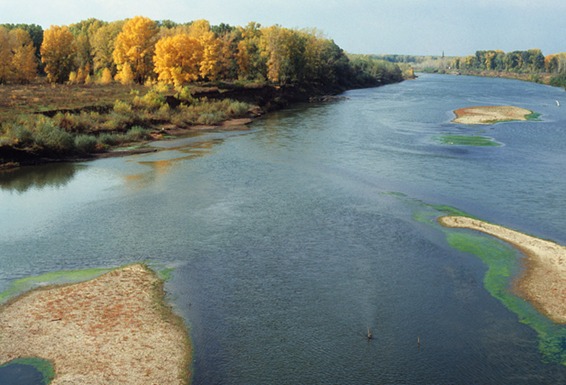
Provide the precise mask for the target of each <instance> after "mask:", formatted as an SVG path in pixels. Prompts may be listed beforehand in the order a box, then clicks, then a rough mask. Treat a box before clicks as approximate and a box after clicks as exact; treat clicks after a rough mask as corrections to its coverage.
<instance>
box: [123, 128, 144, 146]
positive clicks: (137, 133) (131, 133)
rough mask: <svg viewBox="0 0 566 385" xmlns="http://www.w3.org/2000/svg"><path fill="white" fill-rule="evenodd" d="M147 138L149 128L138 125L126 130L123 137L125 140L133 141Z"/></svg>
mask: <svg viewBox="0 0 566 385" xmlns="http://www.w3.org/2000/svg"><path fill="white" fill-rule="evenodd" d="M147 138H149V130H146V129H145V128H143V127H140V126H134V127H132V128H130V129H129V130H128V132H127V133H126V135H124V139H125V141H127V142H135V141H139V140H144V139H147Z"/></svg>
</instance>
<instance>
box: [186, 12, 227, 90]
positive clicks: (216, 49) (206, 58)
mask: <svg viewBox="0 0 566 385" xmlns="http://www.w3.org/2000/svg"><path fill="white" fill-rule="evenodd" d="M188 34H189V36H190V37H192V38H194V39H197V40H198V41H199V42H200V44H201V45H202V59H201V62H200V76H201V77H202V78H203V79H207V80H216V79H217V77H218V74H219V73H220V70H221V63H220V61H219V60H218V58H219V57H220V52H221V45H220V41H219V40H218V38H217V37H216V35H215V34H214V32H212V30H211V29H210V23H209V22H208V21H207V20H196V21H193V23H192V24H191V25H190V26H189V32H188Z"/></svg>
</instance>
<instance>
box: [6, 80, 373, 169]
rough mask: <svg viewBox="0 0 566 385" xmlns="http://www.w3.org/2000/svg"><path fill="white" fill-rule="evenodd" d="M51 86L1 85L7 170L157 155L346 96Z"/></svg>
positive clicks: (230, 87)
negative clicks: (207, 133) (160, 148)
mask: <svg viewBox="0 0 566 385" xmlns="http://www.w3.org/2000/svg"><path fill="white" fill-rule="evenodd" d="M368 86H369V84H368ZM46 87H48V86H47V85H44V86H41V85H38V84H32V85H26V86H2V87H0V97H1V98H0V100H3V101H0V118H2V119H0V122H1V123H2V126H1V127H0V171H2V170H6V169H11V168H15V167H18V166H26V165H36V164H43V163H51V162H69V161H71V162H72V161H84V160H89V159H96V158H99V157H109V156H122V155H130V154H133V153H139V152H148V151H155V149H154V148H148V147H146V146H145V144H147V143H148V142H149V141H154V140H164V139H168V138H171V137H176V136H183V135H189V134H191V132H194V131H202V130H239V129H246V125H247V124H249V123H251V122H252V121H253V119H255V118H258V117H260V116H262V115H264V114H266V113H268V112H271V111H275V110H280V109H283V108H286V107H288V106H290V105H293V104H296V103H307V102H321V101H331V100H335V99H336V98H337V97H336V96H335V95H337V94H339V93H341V92H343V91H345V90H346V88H345V87H340V86H337V85H334V86H309V87H299V86H293V85H287V86H275V85H267V84H247V85H235V84H228V83H222V84H218V85H213V84H208V85H206V84H203V85H199V86H196V85H194V86H191V87H187V88H186V89H184V90H183V91H182V92H176V91H175V90H172V89H170V87H167V86H163V85H158V86H152V87H145V86H136V88H133V89H132V90H131V92H130V93H128V92H126V87H125V86H120V85H117V84H113V85H110V86H103V85H97V84H93V85H88V86H87V85H52V86H51V87H52V88H53V90H52V92H50V91H49V89H46ZM350 88H351V87H350ZM35 95H38V96H41V98H40V97H36V96H35ZM97 95H98V96H100V97H99V99H96V96H97ZM112 95H116V99H113V100H112V99H111V97H112ZM46 106H47V108H46Z"/></svg>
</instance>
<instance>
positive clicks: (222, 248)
mask: <svg viewBox="0 0 566 385" xmlns="http://www.w3.org/2000/svg"><path fill="white" fill-rule="evenodd" d="M346 96H347V99H345V100H341V101H336V102H333V103H326V104H318V105H309V106H297V107H295V108H293V109H290V110H286V111H281V112H277V113H273V114H270V115H269V116H267V117H264V118H262V119H260V120H258V121H256V122H255V123H254V124H253V125H252V127H251V128H252V129H251V130H250V131H246V132H241V133H228V134H223V133H208V134H203V135H198V136H195V137H191V138H188V139H184V140H180V141H176V142H168V143H167V144H164V143H163V142H162V143H160V144H159V146H162V147H163V146H166V147H167V150H166V151H161V152H158V153H153V154H146V155H138V156H133V157H128V158H116V159H104V160H99V161H95V162H89V163H84V164H77V165H70V166H69V168H68V169H64V170H63V169H59V170H58V169H57V168H56V167H57V166H55V165H50V166H44V167H45V169H42V170H41V172H39V173H36V171H35V170H33V172H32V171H26V172H28V174H27V175H26V174H25V172H23V174H22V175H21V176H19V175H18V176H17V177H14V175H11V176H10V177H9V179H5V178H7V177H0V178H1V179H2V180H4V181H2V180H0V218H1V220H0V264H1V266H2V269H1V271H0V290H4V289H7V288H8V287H9V285H10V282H13V281H14V280H16V279H19V278H25V277H28V276H31V275H40V274H43V273H47V272H52V271H58V270H72V269H86V268H99V267H113V266H119V265H123V264H126V263H130V262H134V261H140V260H141V261H147V262H149V263H150V264H152V265H154V266H166V267H174V268H175V270H174V273H173V276H172V279H171V280H170V281H169V282H168V283H167V286H166V287H167V290H168V292H169V293H170V299H171V301H172V303H173V304H174V306H175V308H176V310H177V311H178V312H179V313H180V314H181V315H182V316H183V317H184V318H185V320H186V321H187V324H188V325H189V326H190V330H191V337H192V339H193V342H194V345H195V355H194V364H193V370H194V377H193V383H195V384H268V383H281V384H297V383H304V384H308V383H327V384H336V383H340V384H360V383H380V384H401V383H402V384H423V383H434V384H453V383H499V384H530V383H536V384H538V383H549V384H555V383H563V382H566V367H564V366H562V365H560V364H559V363H556V362H549V361H548V360H547V359H546V358H545V356H544V355H543V354H542V353H541V351H539V348H538V345H539V340H538V337H537V334H536V332H535V331H534V330H533V329H532V328H531V327H529V326H528V325H525V324H522V323H520V322H519V318H518V315H517V314H515V313H513V312H512V311H510V310H509V309H508V308H507V307H506V306H505V305H504V304H503V303H502V302H500V301H499V300H498V299H496V298H494V297H492V296H491V295H490V293H489V292H488V291H487V290H486V289H485V288H484V285H483V280H484V275H485V273H486V270H487V266H486V265H485V264H484V263H483V262H482V261H481V259H479V258H477V257H476V256H474V255H472V254H469V253H466V252H463V251H458V250H457V249H455V248H453V247H451V246H450V245H449V243H448V241H447V239H446V235H445V233H444V232H443V231H442V230H440V229H439V228H438V227H437V226H436V225H434V223H433V221H431V220H428V221H426V220H425V221H422V220H417V219H416V218H417V217H419V213H420V212H422V211H427V210H430V207H431V206H430V205H431V204H441V205H448V206H452V207H456V208H458V209H460V210H463V211H466V212H468V213H470V214H473V215H475V216H477V217H479V218H482V219H484V220H487V221H490V222H493V223H497V224H501V225H504V226H508V227H512V228H515V229H517V230H520V231H523V232H527V233H530V234H532V235H535V236H540V237H543V238H549V239H553V240H555V241H557V242H559V243H562V244H566V235H565V233H564V228H566V206H565V205H564V204H563V202H564V197H565V196H564V191H566V174H565V173H564V171H563V170H564V166H565V164H566V155H565V153H564V150H563V149H564V148H566V133H565V130H564V127H566V113H565V112H564V111H565V110H564V109H562V108H558V107H556V104H555V100H562V99H563V98H564V92H563V91H562V90H560V89H556V88H550V87H546V86H542V85H537V84H532V83H523V82H518V81H511V80H504V79H482V78H471V77H449V76H427V75H425V76H422V77H420V78H419V79H418V80H415V81H407V82H404V83H401V84H397V85H390V86H385V87H380V88H376V89H367V90H356V91H351V92H348V93H346ZM497 104H505V105H508V104H510V105H515V106H518V107H524V108H527V109H529V110H533V111H536V112H539V113H541V114H542V115H541V119H542V121H540V122H509V123H501V124H497V125H493V126H482V127H477V126H460V125H454V124H452V123H451V122H450V121H451V120H452V118H453V114H452V110H454V109H457V108H461V107H468V106H474V105H497ZM562 104H563V105H566V103H562ZM445 135H468V136H477V135H479V136H482V137H486V138H491V139H493V140H494V141H496V142H497V143H500V144H501V146H498V147H478V146H464V145H450V144H446V143H441V142H440V141H439V140H438V138H439V137H442V136H445ZM51 168H53V169H52V170H51V171H50V169H51ZM45 173H52V174H53V179H52V181H51V182H49V181H46V180H42V178H41V177H39V176H35V175H36V174H37V175H40V176H42V175H44V174H45ZM439 215H440V213H439ZM479 238H480V239H488V238H481V237H479ZM502 247H505V246H502ZM509 252H510V253H513V254H514V255H515V257H516V258H517V260H518V261H520V259H521V258H522V256H521V255H520V254H519V253H518V252H516V251H513V250H512V249H510V248H509ZM519 265H520V264H519ZM368 327H370V328H371V329H372V331H373V334H374V337H375V338H374V340H372V341H370V342H368V341H367V340H366V338H365V333H366V331H367V328H368ZM418 340H419V341H420V342H421V343H420V346H419V345H418V344H417V341H418Z"/></svg>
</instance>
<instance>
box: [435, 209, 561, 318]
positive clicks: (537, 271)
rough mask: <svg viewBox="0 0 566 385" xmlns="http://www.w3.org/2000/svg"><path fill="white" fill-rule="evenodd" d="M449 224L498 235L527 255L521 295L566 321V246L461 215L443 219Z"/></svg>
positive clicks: (520, 278)
mask: <svg viewBox="0 0 566 385" xmlns="http://www.w3.org/2000/svg"><path fill="white" fill-rule="evenodd" d="M439 222H440V223H441V224H442V225H444V226H446V227H458V228H467V229H472V230H477V231H481V232H483V233H486V234H489V235H492V236H494V237H497V238H499V239H501V240H503V241H505V242H508V243H510V244H511V245H513V246H515V247H516V248H517V249H519V250H520V251H521V252H523V253H524V254H525V255H526V256H527V261H526V266H525V272H524V274H522V276H521V277H519V279H518V281H517V284H516V289H517V294H518V295H520V296H521V297H522V298H524V299H526V300H528V301H530V302H531V303H532V304H533V305H534V306H535V307H537V308H538V309H539V310H540V311H541V312H543V313H544V314H545V315H547V316H548V317H549V318H550V319H552V320H553V321H554V322H556V323H561V324H566V247H564V246H562V245H559V244H557V243H554V242H551V241H547V240H544V239H540V238H536V237H533V236H530V235H527V234H523V233H520V232H518V231H515V230H511V229H508V228H506V227H503V226H498V225H494V224H491V223H487V222H483V221H480V220H478V219H472V218H467V217H460V216H447V217H441V218H439Z"/></svg>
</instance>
